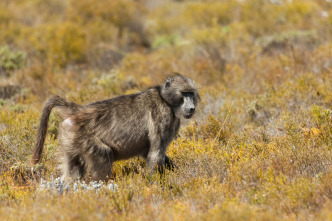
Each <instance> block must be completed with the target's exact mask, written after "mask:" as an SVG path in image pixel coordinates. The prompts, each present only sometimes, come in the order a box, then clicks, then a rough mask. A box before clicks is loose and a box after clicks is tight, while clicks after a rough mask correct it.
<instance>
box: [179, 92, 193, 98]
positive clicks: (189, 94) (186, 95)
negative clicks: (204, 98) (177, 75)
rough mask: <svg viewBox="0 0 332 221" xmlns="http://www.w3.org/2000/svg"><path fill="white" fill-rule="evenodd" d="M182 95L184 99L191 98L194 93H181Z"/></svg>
mask: <svg viewBox="0 0 332 221" xmlns="http://www.w3.org/2000/svg"><path fill="white" fill-rule="evenodd" d="M182 95H183V96H184V97H193V96H195V93H194V92H182Z"/></svg>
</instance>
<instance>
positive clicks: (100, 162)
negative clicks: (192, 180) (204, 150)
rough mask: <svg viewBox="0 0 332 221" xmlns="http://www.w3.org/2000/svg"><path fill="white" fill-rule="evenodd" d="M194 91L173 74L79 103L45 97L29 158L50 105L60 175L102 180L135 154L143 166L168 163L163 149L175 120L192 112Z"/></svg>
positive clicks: (160, 167)
mask: <svg viewBox="0 0 332 221" xmlns="http://www.w3.org/2000/svg"><path fill="white" fill-rule="evenodd" d="M198 98H199V95H198V92H197V87H196V84H195V82H194V81H193V80H191V79H190V78H187V77H185V76H183V75H180V74H178V73H175V74H174V75H173V76H172V77H170V78H168V79H167V80H166V82H165V83H164V84H163V85H162V86H156V87H152V88H149V89H147V90H146V91H144V92H141V93H138V94H132V95H124V96H119V97H115V98H112V99H108V100H104V101H98V102H95V103H92V104H88V105H86V106H81V105H78V104H75V103H73V102H70V101H67V100H65V99H63V98H61V97H59V96H54V97H52V98H50V99H49V100H48V101H47V102H46V103H45V106H44V109H43V112H42V116H41V119H40V127H39V130H38V135H37V142H36V145H35V149H34V153H33V156H32V163H33V164H36V163H38V162H39V161H40V158H41V154H42V151H43V145H44V141H45V137H46V131H47V124H48V120H49V115H50V113H51V110H52V108H54V107H57V108H58V112H59V114H60V116H61V118H62V119H63V122H62V123H61V124H60V130H59V144H60V148H59V149H60V150H59V155H60V162H61V170H62V172H63V178H67V177H71V178H73V179H80V178H88V179H92V180H105V179H107V177H109V178H110V177H111V168H112V163H113V162H114V161H117V160H122V159H128V158H130V157H134V156H141V157H143V158H144V159H146V161H147V163H148V167H149V168H150V169H153V168H154V166H155V165H157V166H158V170H159V172H161V173H162V172H163V171H164V167H166V168H167V167H168V168H172V167H173V166H174V164H173V162H172V161H171V160H170V159H169V158H168V157H167V156H166V154H165V152H166V148H167V146H168V145H169V144H170V142H171V141H172V139H173V138H174V136H175V135H176V134H177V133H178V131H179V127H180V121H181V120H180V119H181V118H186V119H189V118H191V117H192V116H193V114H194V113H195V108H196V105H197V101H198Z"/></svg>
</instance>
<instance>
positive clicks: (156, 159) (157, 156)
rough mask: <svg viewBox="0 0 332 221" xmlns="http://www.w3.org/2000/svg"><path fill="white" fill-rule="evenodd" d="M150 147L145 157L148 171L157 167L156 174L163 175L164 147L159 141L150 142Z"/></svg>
mask: <svg viewBox="0 0 332 221" xmlns="http://www.w3.org/2000/svg"><path fill="white" fill-rule="evenodd" d="M150 142H151V146H150V150H149V153H148V155H147V158H146V160H147V163H148V167H149V169H150V170H154V168H155V166H156V165H157V168H158V172H160V173H163V172H164V167H165V156H166V155H165V151H166V147H167V146H165V145H164V144H163V142H162V141H161V140H160V139H155V140H151V141H150Z"/></svg>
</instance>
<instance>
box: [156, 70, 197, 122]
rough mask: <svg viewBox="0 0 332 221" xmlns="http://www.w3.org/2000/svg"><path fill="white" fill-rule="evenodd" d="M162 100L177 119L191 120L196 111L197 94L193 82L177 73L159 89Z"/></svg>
mask: <svg viewBox="0 0 332 221" xmlns="http://www.w3.org/2000/svg"><path fill="white" fill-rule="evenodd" d="M161 96H162V97H163V99H164V100H165V101H166V102H167V103H168V104H169V105H171V106H172V107H173V111H174V113H175V116H176V117H177V118H182V117H184V118H186V119H189V118H191V117H192V116H193V115H194V113H195V110H196V105H197V101H198V99H199V94H198V91H197V86H196V84H195V82H194V81H193V80H192V79H190V78H187V77H185V76H183V75H180V74H178V73H174V76H173V77H170V78H168V79H167V80H166V82H165V83H164V85H163V86H162V89H161Z"/></svg>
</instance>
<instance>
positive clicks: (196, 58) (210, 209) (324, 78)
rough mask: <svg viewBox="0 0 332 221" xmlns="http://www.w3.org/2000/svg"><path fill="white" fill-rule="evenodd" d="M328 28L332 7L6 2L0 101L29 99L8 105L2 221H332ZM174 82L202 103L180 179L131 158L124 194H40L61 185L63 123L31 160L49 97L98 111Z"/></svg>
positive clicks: (123, 174) (176, 146)
mask: <svg viewBox="0 0 332 221" xmlns="http://www.w3.org/2000/svg"><path fill="white" fill-rule="evenodd" d="M331 24H332V3H330V2H329V1H325V0H315V1H314V0H293V1H286V0H280V1H266V0H245V1H236V0H231V1H215V0H210V1H189V0H183V1H167V3H166V1H155V0H143V1H132V0H125V1H123V0H105V1H92V0H80V1H78V0H70V1H65V0H47V1H46V0H11V1H1V2H0V30H1V32H0V79H1V80H0V81H1V85H0V92H1V91H3V90H5V89H3V90H2V86H3V88H5V86H7V85H11V87H19V88H21V90H19V92H17V93H18V94H16V95H15V96H14V97H12V98H11V99H1V100H0V110H1V111H0V174H1V177H0V219H1V220H26V219H33V220H40V219H43V220H45V219H50V220H54V219H59V220H60V219H61V220H69V219H73V220H74V219H76V220H85V219H86V220H95V219H119V220H155V219H160V220H181V219H183V220H192V219H195V220H220V219H222V220H248V219H251V220H304V219H305V220H311V219H318V220H328V219H331V217H332V213H331V209H332V185H331V183H332V167H331V162H332V74H331V73H332V60H331V59H332V50H331V49H332V25H331ZM173 71H178V72H181V73H183V74H185V75H188V76H190V77H192V78H193V79H195V81H196V82H197V83H198V85H199V87H200V92H201V97H202V99H201V104H200V108H199V112H198V113H197V116H196V118H195V119H194V121H192V122H186V123H185V126H184V127H183V128H182V129H181V131H180V134H179V136H178V138H177V139H176V140H175V141H174V142H173V143H172V144H171V146H170V148H169V150H168V154H169V156H170V157H172V158H173V159H174V161H175V162H176V164H177V166H178V169H177V170H175V171H174V172H172V171H167V173H166V174H165V176H164V177H162V178H161V177H159V176H158V175H155V176H152V177H151V176H147V171H146V167H145V163H144V162H143V161H142V160H141V159H131V160H127V161H121V162H117V163H115V165H114V169H113V171H114V180H113V182H114V183H116V185H117V186H118V190H117V191H115V192H112V191H110V190H107V189H103V190H100V191H98V192H97V193H96V192H94V191H78V192H76V193H67V194H64V195H62V196H59V195H56V194H51V193H50V192H47V191H40V190H38V185H39V181H40V179H41V178H43V179H46V180H51V179H52V177H57V176H59V172H58V171H57V164H58V162H57V161H56V149H57V139H56V138H57V126H58V124H59V119H58V118H57V117H56V116H55V115H52V116H51V119H50V123H49V134H48V137H47V140H46V144H45V149H44V150H45V151H44V155H43V160H42V163H41V164H40V165H38V166H37V167H35V168H33V169H31V168H30V166H29V163H28V160H29V158H30V155H31V152H32V148H33V144H34V141H35V133H36V129H37V126H38V117H39V112H40V109H41V108H42V104H43V102H44V101H45V99H46V98H47V97H49V96H50V95H52V94H59V95H61V96H64V97H66V98H67V99H70V100H72V101H75V102H78V103H81V104H87V103H89V102H92V101H96V100H101V99H106V98H109V97H113V96H116V95H120V94H129V93H134V92H136V91H138V90H141V89H144V88H147V87H149V86H152V85H154V84H157V83H160V82H162V81H163V80H164V79H165V78H166V77H167V75H168V74H170V73H171V72H173ZM2 73H5V74H2ZM110 182H111V181H110ZM9 211H10V212H9Z"/></svg>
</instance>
